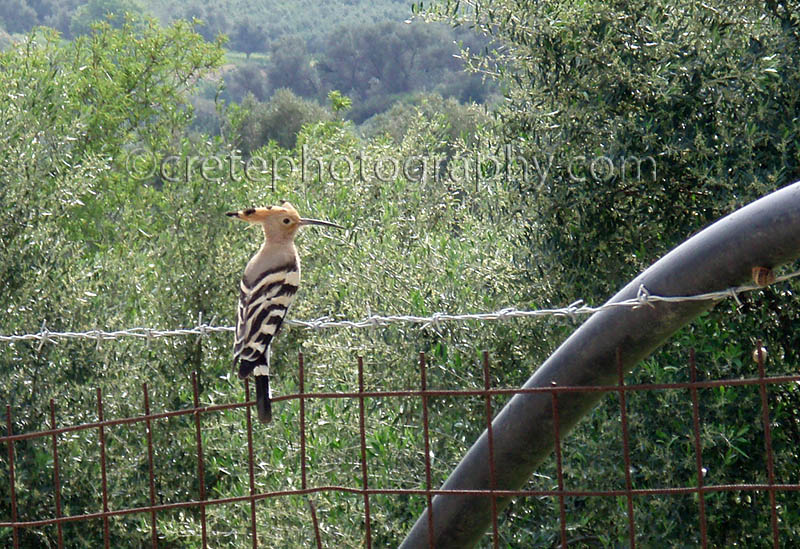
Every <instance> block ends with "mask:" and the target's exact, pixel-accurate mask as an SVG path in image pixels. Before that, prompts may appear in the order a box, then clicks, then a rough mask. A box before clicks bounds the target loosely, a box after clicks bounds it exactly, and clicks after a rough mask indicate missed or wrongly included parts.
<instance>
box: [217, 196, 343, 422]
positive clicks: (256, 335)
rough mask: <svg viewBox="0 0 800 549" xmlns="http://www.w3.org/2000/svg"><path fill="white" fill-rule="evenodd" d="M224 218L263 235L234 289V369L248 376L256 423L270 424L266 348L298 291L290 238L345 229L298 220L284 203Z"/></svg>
mask: <svg viewBox="0 0 800 549" xmlns="http://www.w3.org/2000/svg"><path fill="white" fill-rule="evenodd" d="M226 215H227V216H229V217H233V218H236V219H241V220H243V221H247V222H248V223H251V224H254V225H261V227H262V228H263V230H264V243H263V244H262V245H261V248H260V249H259V250H258V252H256V254H255V255H254V256H253V257H252V258H251V259H250V261H249V262H248V263H247V266H246V267H245V269H244V274H243V275H242V280H241V282H240V284H239V304H238V308H237V312H236V332H235V337H234V343H233V367H234V369H235V368H236V365H237V363H238V366H239V379H245V378H246V377H248V376H249V375H250V374H253V377H254V381H255V386H256V409H257V410H258V419H259V421H261V422H262V423H269V422H270V421H272V394H271V390H270V386H269V376H270V369H269V366H270V346H271V344H272V341H273V339H274V338H275V336H276V335H277V334H278V331H279V330H280V328H281V325H282V324H283V320H284V319H285V318H286V313H287V311H288V310H289V306H290V305H291V304H292V302H293V301H294V298H295V294H296V293H297V288H298V287H299V285H300V257H299V255H298V254H297V248H295V245H294V238H295V236H296V235H297V231H298V229H300V227H304V226H307V225H321V226H325V227H335V228H337V229H343V228H344V227H342V226H341V225H337V224H335V223H330V222H328V221H320V220H318V219H305V218H302V217H300V215H299V214H298V213H297V210H296V209H295V208H294V206H292V205H291V204H290V203H289V202H287V201H283V202H282V204H281V205H280V206H266V207H262V208H247V209H245V210H238V211H233V212H226Z"/></svg>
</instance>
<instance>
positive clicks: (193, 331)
mask: <svg viewBox="0 0 800 549" xmlns="http://www.w3.org/2000/svg"><path fill="white" fill-rule="evenodd" d="M798 276H800V271H794V272H791V273H789V274H785V275H781V276H778V277H775V280H774V282H773V284H776V283H779V282H785V281H787V280H790V279H792V278H796V277H798ZM764 287H765V286H763V285H757V284H748V285H743V286H735V287H731V288H727V289H725V290H719V291H714V292H707V293H703V294H695V295H688V296H661V295H653V294H651V293H650V292H649V291H648V290H647V288H646V287H645V286H644V284H641V285H640V286H639V290H638V292H637V295H636V297H634V298H631V299H626V300H623V301H617V302H613V303H605V304H603V305H600V306H598V307H593V306H590V305H586V304H585V303H584V302H583V300H578V301H575V302H573V303H571V304H570V305H567V306H566V307H558V308H547V309H535V310H521V309H517V308H515V307H508V308H505V309H501V310H499V311H494V312H489V313H464V314H454V313H433V314H432V315H430V316H416V315H375V314H371V313H370V312H369V311H368V316H367V317H366V318H363V319H361V320H336V319H334V318H331V317H320V318H317V319H314V320H293V319H288V320H286V323H287V324H288V325H290V326H297V327H300V328H305V329H308V330H321V329H328V328H353V329H359V328H375V327H380V326H386V325H390V324H421V325H422V328H421V329H424V328H427V327H431V326H432V327H438V326H439V324H441V323H444V322H464V321H470V320H477V321H498V320H508V319H511V318H541V317H565V318H570V319H576V318H577V317H579V316H582V315H591V314H594V313H598V312H600V311H604V310H607V309H615V308H626V307H628V308H631V309H637V308H640V307H646V306H649V307H653V305H654V304H655V303H683V302H691V301H720V300H723V299H727V298H733V299H734V300H735V301H736V303H737V305H741V302H740V301H739V297H738V295H739V294H741V293H744V292H750V291H753V290H759V289H763V288H764ZM234 329H235V328H234V327H233V326H213V325H210V324H205V323H203V321H202V315H201V316H200V317H199V319H198V323H197V325H196V326H194V327H193V328H178V329H172V330H161V329H157V328H129V329H125V330H114V331H106V330H87V331H84V332H51V331H50V330H48V329H47V326H45V324H44V323H42V328H41V330H40V331H39V332H37V333H31V334H11V335H0V342H8V343H14V342H18V341H39V342H40V345H39V346H40V347H41V345H42V344H44V343H56V342H57V340H59V339H92V340H96V341H98V342H101V341H106V340H116V339H119V338H123V337H132V338H138V339H145V340H151V339H158V338H165V337H174V336H193V335H197V336H206V335H209V334H213V333H218V332H233V331H234Z"/></svg>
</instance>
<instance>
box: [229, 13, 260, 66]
mask: <svg viewBox="0 0 800 549" xmlns="http://www.w3.org/2000/svg"><path fill="white" fill-rule="evenodd" d="M266 42H267V32H266V31H265V30H264V28H263V27H261V26H259V25H255V24H254V23H253V22H252V21H249V20H248V21H239V22H238V23H236V26H234V27H233V31H232V32H231V47H233V48H234V49H236V50H237V51H241V52H244V53H245V54H246V55H247V58H248V59H250V54H251V53H253V52H257V51H264V50H265V49H266V47H267V43H266Z"/></svg>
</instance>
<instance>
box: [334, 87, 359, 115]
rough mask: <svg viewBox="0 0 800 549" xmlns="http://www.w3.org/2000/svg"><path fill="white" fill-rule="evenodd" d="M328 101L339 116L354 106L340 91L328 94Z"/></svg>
mask: <svg viewBox="0 0 800 549" xmlns="http://www.w3.org/2000/svg"><path fill="white" fill-rule="evenodd" d="M328 101H330V104H331V110H332V111H333V112H334V113H336V114H339V113H340V112H343V111H346V110H349V109H350V107H352V106H353V101H352V99H350V98H349V97H347V96H346V95H342V92H340V91H339V90H331V91H330V92H328Z"/></svg>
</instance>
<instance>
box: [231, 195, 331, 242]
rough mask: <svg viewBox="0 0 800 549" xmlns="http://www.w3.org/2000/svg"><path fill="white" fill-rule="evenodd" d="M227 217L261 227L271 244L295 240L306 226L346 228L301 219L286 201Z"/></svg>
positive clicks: (325, 222) (315, 220) (316, 220)
mask: <svg viewBox="0 0 800 549" xmlns="http://www.w3.org/2000/svg"><path fill="white" fill-rule="evenodd" d="M225 215H227V216H229V217H235V218H237V219H241V220H243V221H247V222H248V223H253V224H256V225H261V226H262V227H263V228H264V235H265V236H266V238H267V240H269V241H271V242H276V241H281V240H292V239H294V236H295V234H297V230H298V229H299V228H300V227H303V226H306V225H321V226H325V227H336V228H337V229H343V228H344V227H342V226H340V225H337V224H335V223H330V222H328V221H320V220H319V219H307V218H304V217H300V214H298V213H297V210H295V209H294V206H292V205H291V204H290V203H289V202H286V201H284V202H283V203H282V204H281V205H280V206H266V207H264V208H247V209H246V210H239V211H236V212H227V213H226V214H225Z"/></svg>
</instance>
